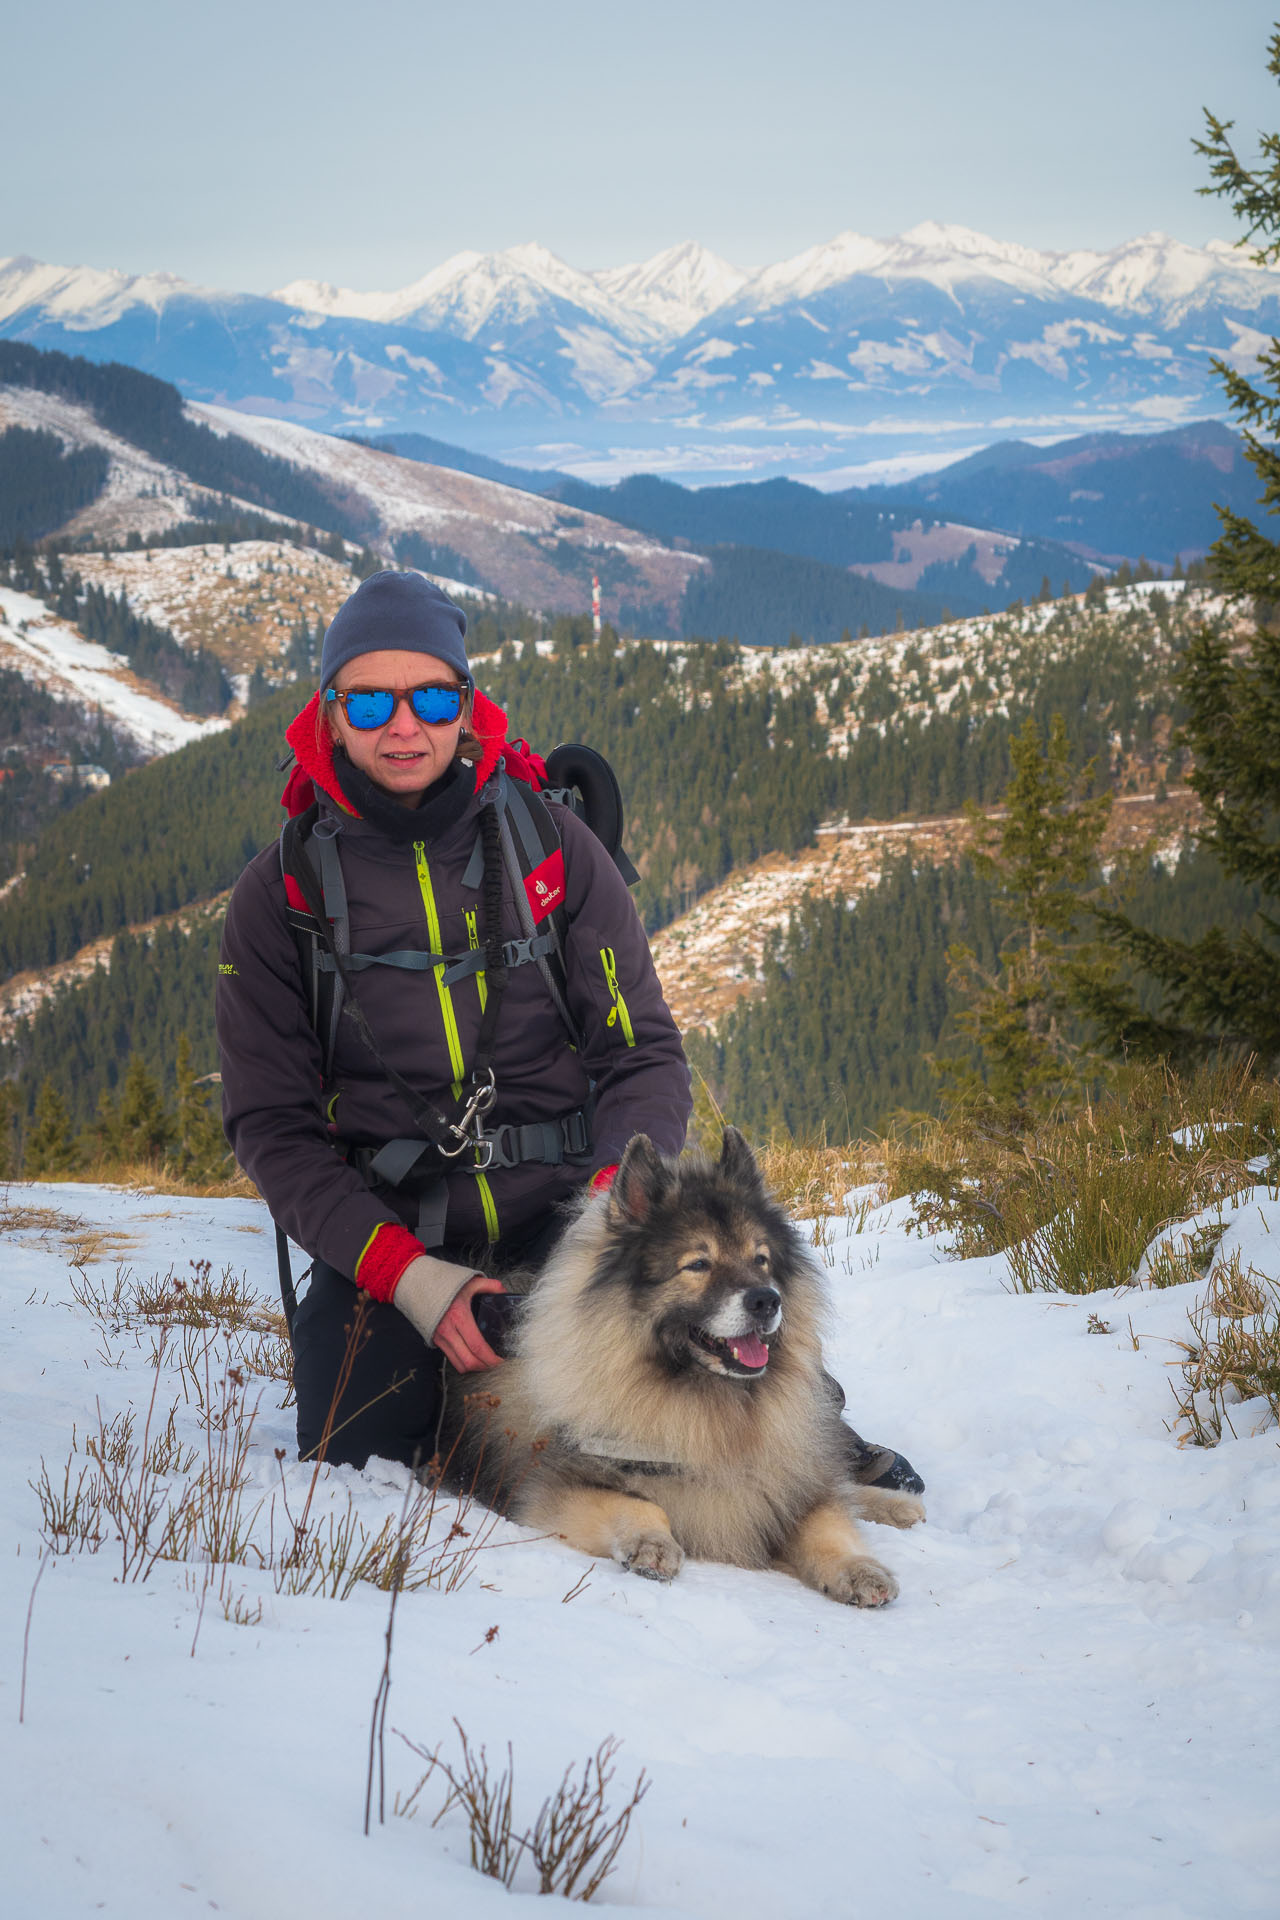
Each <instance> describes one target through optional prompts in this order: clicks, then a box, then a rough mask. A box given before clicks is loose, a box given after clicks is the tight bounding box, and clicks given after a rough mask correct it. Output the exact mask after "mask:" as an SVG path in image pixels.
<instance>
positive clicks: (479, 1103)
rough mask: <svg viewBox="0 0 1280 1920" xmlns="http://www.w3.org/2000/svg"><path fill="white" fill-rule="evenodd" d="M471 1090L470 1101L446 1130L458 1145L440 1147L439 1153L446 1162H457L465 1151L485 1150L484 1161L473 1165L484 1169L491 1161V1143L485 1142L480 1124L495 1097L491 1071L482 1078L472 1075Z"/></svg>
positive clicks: (487, 1069) (487, 1068)
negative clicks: (473, 1149)
mask: <svg viewBox="0 0 1280 1920" xmlns="http://www.w3.org/2000/svg"><path fill="white" fill-rule="evenodd" d="M471 1087H472V1092H471V1097H470V1099H469V1100H468V1101H467V1104H466V1106H465V1107H464V1108H463V1110H462V1112H461V1113H460V1114H459V1116H458V1118H457V1119H456V1120H455V1121H454V1122H453V1124H452V1125H451V1127H450V1129H449V1131H450V1132H451V1133H452V1134H453V1135H454V1137H455V1139H456V1140H457V1142H458V1144H457V1146H456V1147H441V1148H440V1152H441V1154H442V1155H443V1157H444V1158H445V1159H446V1160H456V1159H457V1158H458V1156H459V1154H462V1153H465V1152H466V1151H467V1148H468V1147H474V1148H475V1149H476V1152H477V1154H479V1153H480V1152H481V1150H482V1149H483V1148H485V1147H487V1148H488V1152H487V1154H486V1155H485V1158H484V1159H483V1160H480V1159H478V1160H477V1162H476V1165H477V1166H479V1167H487V1166H488V1164H489V1161H490V1160H491V1159H492V1158H493V1143H492V1141H486V1140H485V1138H484V1129H483V1128H482V1126H481V1124H480V1123H481V1120H482V1118H483V1116H484V1115H485V1114H486V1113H488V1111H489V1109H490V1107H491V1106H492V1105H493V1103H494V1101H495V1100H496V1099H497V1097H498V1085H497V1082H496V1080H495V1079H494V1077H493V1068H492V1067H486V1069H485V1071H484V1073H483V1075H481V1074H475V1073H473V1074H472V1076H471Z"/></svg>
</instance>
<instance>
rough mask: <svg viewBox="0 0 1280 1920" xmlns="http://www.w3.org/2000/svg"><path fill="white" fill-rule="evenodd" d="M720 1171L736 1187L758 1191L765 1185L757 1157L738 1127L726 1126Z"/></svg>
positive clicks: (721, 1146)
mask: <svg viewBox="0 0 1280 1920" xmlns="http://www.w3.org/2000/svg"><path fill="white" fill-rule="evenodd" d="M720 1171H721V1173H722V1174H724V1176H725V1178H726V1180H732V1182H733V1184H734V1185H735V1187H742V1188H744V1189H745V1190H746V1191H747V1192H748V1193H756V1192H758V1191H759V1190H760V1189H761V1188H762V1187H763V1186H764V1181H763V1179H762V1178H761V1174H760V1169H759V1167H758V1166H757V1164H756V1157H755V1155H754V1153H752V1151H751V1149H750V1147H749V1146H748V1145H747V1143H746V1141H745V1140H744V1138H743V1137H742V1135H741V1134H740V1133H739V1132H738V1129H737V1128H736V1127H726V1128H725V1130H724V1139H723V1140H722V1142H721V1144H720Z"/></svg>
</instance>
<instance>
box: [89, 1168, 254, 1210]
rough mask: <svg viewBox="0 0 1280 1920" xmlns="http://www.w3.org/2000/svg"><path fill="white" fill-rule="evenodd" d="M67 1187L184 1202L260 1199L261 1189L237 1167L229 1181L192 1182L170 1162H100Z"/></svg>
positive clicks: (228, 1175) (228, 1178) (228, 1176)
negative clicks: (122, 1191) (83, 1185)
mask: <svg viewBox="0 0 1280 1920" xmlns="http://www.w3.org/2000/svg"><path fill="white" fill-rule="evenodd" d="M62 1178H63V1180H65V1182H66V1184H67V1185H72V1184H74V1183H77V1182H81V1183H86V1184H92V1185H94V1186H106V1187H123V1188H124V1189H125V1191H126V1192H128V1193H155V1194H163V1195H166V1196H167V1195H172V1196H173V1197H174V1198H175V1199H181V1200H256V1199H257V1198H258V1189H257V1188H256V1187H255V1186H254V1184H253V1182H252V1181H251V1180H250V1179H249V1177H248V1175H247V1174H244V1173H241V1171H240V1169H239V1168H238V1167H237V1168H235V1170H234V1171H233V1172H231V1173H228V1174H227V1175H226V1177H225V1178H222V1179H218V1180H192V1179H189V1178H188V1177H187V1175H186V1174H183V1173H180V1172H179V1171H178V1169H177V1168H176V1167H174V1166H171V1165H170V1164H169V1162H168V1161H155V1160H111V1159H99V1160H95V1161H93V1162H92V1164H91V1165H88V1166H82V1167H78V1168H77V1169H76V1171H75V1172H74V1173H69V1174H65V1175H63V1176H62Z"/></svg>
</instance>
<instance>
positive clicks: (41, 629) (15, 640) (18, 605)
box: [0, 586, 226, 754]
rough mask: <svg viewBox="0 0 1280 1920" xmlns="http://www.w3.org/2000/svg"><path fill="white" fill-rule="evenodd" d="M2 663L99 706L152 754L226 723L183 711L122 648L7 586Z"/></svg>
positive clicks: (86, 707) (2, 603)
mask: <svg viewBox="0 0 1280 1920" xmlns="http://www.w3.org/2000/svg"><path fill="white" fill-rule="evenodd" d="M0 667H5V668H9V669H11V670H13V671H16V672H19V673H21V674H22V675H23V677H24V678H25V679H29V680H31V681H33V682H34V683H36V684H37V685H39V686H40V687H42V688H43V689H44V691H45V692H46V693H49V694H51V695H52V696H53V697H54V698H56V699H58V700H60V701H63V702H65V703H66V704H67V705H71V706H75V707H77V708H79V709H80V710H81V711H88V712H94V711H97V712H98V713H100V714H101V715H102V716H103V718H104V719H105V720H106V721H107V722H108V723H109V724H110V725H111V727H112V728H113V730H115V731H117V732H119V733H121V734H124V735H126V736H127V737H129V738H130V739H132V740H133V741H135V742H136V743H137V745H138V746H140V747H141V748H142V749H143V750H144V751H145V752H147V753H151V754H156V753H161V754H163V753H172V752H173V751H174V749H175V748H177V747H181V746H185V745H186V744H187V743H188V742H189V741H192V740H199V739H201V738H203V737H204V736H205V735H206V734H209V733H216V732H218V731H219V730H220V729H221V728H223V727H225V725H226V722H225V721H224V720H217V719H214V720H196V719H193V718H191V717H190V716H189V715H186V714H184V713H182V712H181V711H180V710H179V709H178V708H177V707H175V706H173V705H172V704H171V703H170V702H168V701H166V700H164V699H162V698H161V697H160V696H159V694H158V693H157V692H156V691H155V690H154V689H153V688H152V687H150V686H148V685H146V684H144V683H143V682H142V681H140V680H139V679H138V677H137V675H136V674H134V673H132V672H131V671H130V669H129V667H128V666H127V665H126V663H125V662H124V661H123V660H122V659H121V658H120V656H119V654H115V653H112V652H110V651H109V650H108V649H107V648H106V647H102V646H98V645H97V644H95V642H93V641H92V640H86V639H85V638H84V636H83V635H82V634H81V633H79V632H77V630H76V629H75V628H74V627H72V626H70V625H68V624H67V623H66V622H65V621H62V620H59V619H57V618H56V617H55V616H53V615H52V614H51V613H50V612H49V609H48V607H47V606H46V605H45V604H44V602H43V601H42V600H37V599H35V598H33V597H32V595H30V594H25V593H15V592H14V591H13V589H12V588H10V587H5V586H0Z"/></svg>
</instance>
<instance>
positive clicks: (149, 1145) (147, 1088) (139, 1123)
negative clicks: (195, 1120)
mask: <svg viewBox="0 0 1280 1920" xmlns="http://www.w3.org/2000/svg"><path fill="white" fill-rule="evenodd" d="M173 1137H174V1126H173V1120H172V1118H171V1117H170V1115H169V1114H168V1113H167V1112H166V1111H165V1105H164V1101H163V1100H162V1099H161V1097H160V1088H159V1086H158V1084H157V1082H156V1081H155V1080H154V1079H153V1078H152V1076H151V1075H150V1074H149V1073H148V1072H147V1069H146V1064H145V1062H144V1061H143V1059H142V1057H141V1056H140V1055H139V1054H136V1053H133V1054H130V1056H129V1066H128V1069H127V1071H126V1073H125V1079H124V1093H123V1095H122V1096H121V1100H120V1107H119V1131H118V1142H119V1150H120V1152H121V1154H122V1156H123V1157H124V1158H125V1159H127V1160H161V1159H163V1158H164V1154H165V1150H166V1148H168V1147H169V1146H170V1144H171V1143H172V1141H173Z"/></svg>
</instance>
